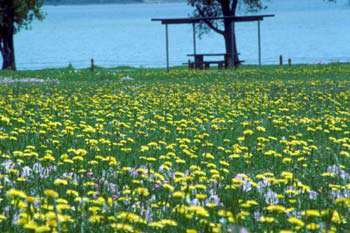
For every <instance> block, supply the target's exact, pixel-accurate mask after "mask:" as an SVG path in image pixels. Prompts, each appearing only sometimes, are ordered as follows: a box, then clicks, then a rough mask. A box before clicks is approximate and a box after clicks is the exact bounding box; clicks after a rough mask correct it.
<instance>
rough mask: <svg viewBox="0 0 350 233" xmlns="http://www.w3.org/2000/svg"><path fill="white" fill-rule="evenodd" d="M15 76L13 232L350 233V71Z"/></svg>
mask: <svg viewBox="0 0 350 233" xmlns="http://www.w3.org/2000/svg"><path fill="white" fill-rule="evenodd" d="M126 76H129V77H132V78H133V79H134V80H133V81H122V78H123V77H126ZM1 77H10V78H13V79H22V78H39V79H44V80H58V81H59V82H58V83H57V82H56V83H54V82H47V83H39V84H38V83H13V84H9V85H3V84H0V186H1V189H0V199H1V201H0V231H1V232H45V231H47V232H51V231H54V232H152V233H153V232H188V233H191V232H235V231H236V230H239V229H240V228H246V229H248V230H249V231H250V232H289V231H290V232H348V230H349V229H350V225H349V224H350V222H349V221H350V220H349V219H350V211H349V209H350V170H349V167H350V65H349V64H331V65H299V66H292V67H275V66H263V67H261V68H259V67H254V66H245V67H242V68H240V69H238V70H225V71H224V70H221V71H218V70H214V69H212V70H207V71H189V70H187V69H186V68H176V69H173V70H171V71H170V72H169V73H167V72H166V71H164V70H162V69H133V68H129V67H121V68H115V69H102V68H98V69H97V70H96V71H95V72H90V71H89V70H88V69H85V70H74V69H50V70H41V71H20V72H1V73H0V79H1Z"/></svg>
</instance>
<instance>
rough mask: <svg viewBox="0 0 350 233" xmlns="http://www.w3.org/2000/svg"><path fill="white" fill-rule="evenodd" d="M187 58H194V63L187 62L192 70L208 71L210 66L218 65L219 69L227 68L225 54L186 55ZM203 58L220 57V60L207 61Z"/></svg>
mask: <svg viewBox="0 0 350 233" xmlns="http://www.w3.org/2000/svg"><path fill="white" fill-rule="evenodd" d="M187 56H188V57H194V61H193V62H192V61H189V62H188V66H189V68H192V69H209V68H210V65H212V64H214V65H218V68H219V69H222V68H224V67H227V54H226V53H200V54H188V55H187ZM205 57H222V59H220V60H210V61H207V60H205V59H204V58H205Z"/></svg>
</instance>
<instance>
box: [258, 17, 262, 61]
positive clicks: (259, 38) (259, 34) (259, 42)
mask: <svg viewBox="0 0 350 233" xmlns="http://www.w3.org/2000/svg"><path fill="white" fill-rule="evenodd" d="M258 50H259V66H261V64H262V62H261V28H260V20H258Z"/></svg>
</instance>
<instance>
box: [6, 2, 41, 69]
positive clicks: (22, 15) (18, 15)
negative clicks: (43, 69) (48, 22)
mask: <svg viewBox="0 0 350 233" xmlns="http://www.w3.org/2000/svg"><path fill="white" fill-rule="evenodd" d="M43 4H44V0H0V50H1V55H2V60H3V65H2V69H10V70H16V60H15V49H14V34H15V33H16V32H18V31H19V30H20V29H22V28H25V29H27V28H29V26H30V24H31V22H32V21H33V20H34V19H39V20H42V19H43V17H44V15H43V13H42V11H41V7H42V6H43Z"/></svg>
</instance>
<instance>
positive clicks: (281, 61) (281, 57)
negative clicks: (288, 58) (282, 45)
mask: <svg viewBox="0 0 350 233" xmlns="http://www.w3.org/2000/svg"><path fill="white" fill-rule="evenodd" d="M280 66H283V56H282V55H280Z"/></svg>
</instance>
